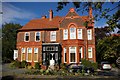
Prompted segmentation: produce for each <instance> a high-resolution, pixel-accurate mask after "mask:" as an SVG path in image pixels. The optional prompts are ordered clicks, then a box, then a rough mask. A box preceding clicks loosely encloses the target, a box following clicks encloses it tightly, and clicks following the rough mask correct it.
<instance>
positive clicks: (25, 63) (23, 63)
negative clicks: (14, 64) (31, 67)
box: [21, 60, 27, 68]
mask: <svg viewBox="0 0 120 80" xmlns="http://www.w3.org/2000/svg"><path fill="white" fill-rule="evenodd" d="M21 67H22V68H25V67H27V62H26V61H25V60H23V61H22V62H21Z"/></svg>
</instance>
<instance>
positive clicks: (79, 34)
mask: <svg viewBox="0 0 120 80" xmlns="http://www.w3.org/2000/svg"><path fill="white" fill-rule="evenodd" d="M77 31H78V39H82V29H78V30H77Z"/></svg>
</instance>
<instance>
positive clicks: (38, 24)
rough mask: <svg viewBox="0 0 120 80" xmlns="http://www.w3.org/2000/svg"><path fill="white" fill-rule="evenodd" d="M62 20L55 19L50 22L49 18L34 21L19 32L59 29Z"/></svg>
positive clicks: (59, 18)
mask: <svg viewBox="0 0 120 80" xmlns="http://www.w3.org/2000/svg"><path fill="white" fill-rule="evenodd" d="M62 19H63V17H60V16H56V17H53V19H52V21H49V18H44V19H42V18H41V19H33V20H31V21H30V22H28V23H27V24H26V25H25V26H23V27H22V28H21V29H19V30H28V29H29V30H30V29H49V28H58V27H59V22H60V20H62Z"/></svg>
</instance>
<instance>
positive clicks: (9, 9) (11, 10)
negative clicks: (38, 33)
mask: <svg viewBox="0 0 120 80" xmlns="http://www.w3.org/2000/svg"><path fill="white" fill-rule="evenodd" d="M2 11H3V16H2V23H5V22H7V23H9V22H15V21H16V20H17V19H21V20H23V19H33V18H35V17H36V16H37V15H36V14H35V13H33V12H29V11H27V10H25V9H24V10H23V9H21V8H18V7H16V6H14V5H12V4H10V3H3V4H2Z"/></svg>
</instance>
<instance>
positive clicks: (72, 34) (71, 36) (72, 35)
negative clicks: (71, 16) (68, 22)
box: [69, 27, 76, 39]
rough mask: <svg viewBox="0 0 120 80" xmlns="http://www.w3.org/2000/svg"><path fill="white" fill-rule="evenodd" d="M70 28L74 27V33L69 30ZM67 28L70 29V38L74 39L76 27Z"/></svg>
mask: <svg viewBox="0 0 120 80" xmlns="http://www.w3.org/2000/svg"><path fill="white" fill-rule="evenodd" d="M72 28H73V29H75V31H74V33H73V32H72V31H71V29H72ZM69 30H70V31H69V34H70V35H69V36H70V39H76V27H70V29H69Z"/></svg>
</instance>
